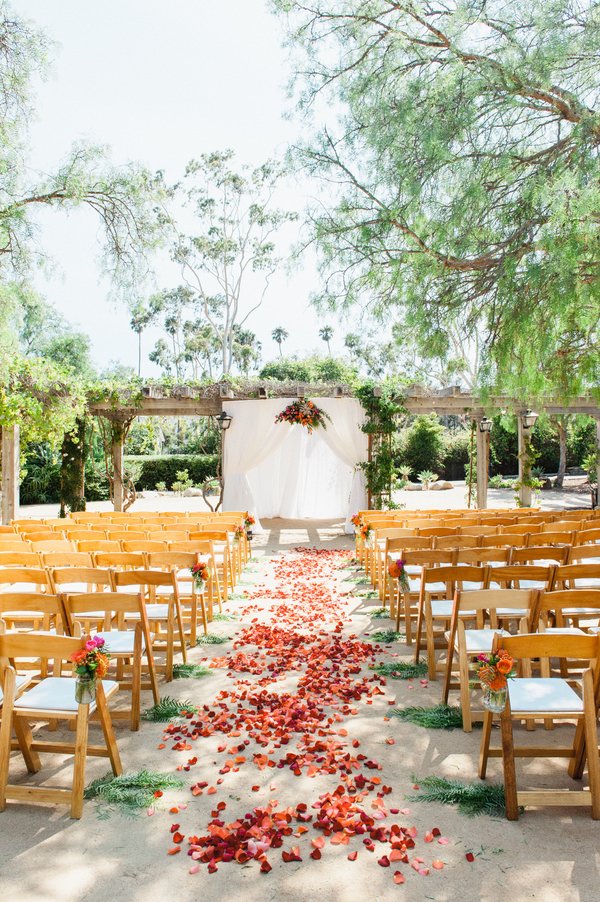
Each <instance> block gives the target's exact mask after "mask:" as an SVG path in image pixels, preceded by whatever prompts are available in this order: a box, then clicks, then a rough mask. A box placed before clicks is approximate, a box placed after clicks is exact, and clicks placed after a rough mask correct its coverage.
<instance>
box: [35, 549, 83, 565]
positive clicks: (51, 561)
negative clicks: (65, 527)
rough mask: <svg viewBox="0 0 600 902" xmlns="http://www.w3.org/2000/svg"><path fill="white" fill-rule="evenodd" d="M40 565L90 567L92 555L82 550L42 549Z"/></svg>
mask: <svg viewBox="0 0 600 902" xmlns="http://www.w3.org/2000/svg"><path fill="white" fill-rule="evenodd" d="M41 558H42V566H43V567H47V568H49V569H51V568H52V567H91V566H92V556H91V554H89V553H86V552H84V551H44V552H42V554H41Z"/></svg>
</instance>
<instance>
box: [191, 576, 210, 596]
mask: <svg viewBox="0 0 600 902" xmlns="http://www.w3.org/2000/svg"><path fill="white" fill-rule="evenodd" d="M206 582H207V581H206V580H205V579H196V580H194V588H195V589H196V592H197V594H198V595H204V593H205V592H206Z"/></svg>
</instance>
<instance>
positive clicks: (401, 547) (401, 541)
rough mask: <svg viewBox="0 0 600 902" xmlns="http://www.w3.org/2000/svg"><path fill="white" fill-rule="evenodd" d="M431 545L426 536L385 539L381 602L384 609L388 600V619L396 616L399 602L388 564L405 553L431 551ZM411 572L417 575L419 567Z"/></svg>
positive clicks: (396, 585) (395, 582)
mask: <svg viewBox="0 0 600 902" xmlns="http://www.w3.org/2000/svg"><path fill="white" fill-rule="evenodd" d="M432 543H433V539H430V538H429V537H428V536H400V537H399V538H391V537H388V538H386V540H385V557H384V568H385V574H384V576H385V579H384V583H383V585H384V592H383V598H382V599H381V601H382V604H383V606H384V607H385V603H386V600H387V599H388V598H389V600H390V617H392V618H394V617H397V616H398V605H399V604H400V602H401V598H400V594H401V593H400V586H399V583H398V580H397V579H393V578H392V577H391V576H390V574H389V572H388V571H389V566H390V563H391V562H392V561H395V560H398V558H401V559H402V560H404V558H403V555H404V552H405V551H428V550H429V549H431V546H432ZM413 572H414V573H417V574H419V573H420V572H421V570H420V568H419V567H414V566H413ZM402 615H403V612H402V611H401V612H400V616H402ZM409 627H410V624H409ZM411 641H412V634H411Z"/></svg>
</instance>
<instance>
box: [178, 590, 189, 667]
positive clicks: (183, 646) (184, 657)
mask: <svg viewBox="0 0 600 902" xmlns="http://www.w3.org/2000/svg"><path fill="white" fill-rule="evenodd" d="M175 617H176V620H177V631H178V633H179V641H180V643H181V659H182V661H183V663H184V664H185V663H186V662H187V645H186V642H185V634H184V632H183V618H182V616H181V605H180V604H179V601H176V602H175Z"/></svg>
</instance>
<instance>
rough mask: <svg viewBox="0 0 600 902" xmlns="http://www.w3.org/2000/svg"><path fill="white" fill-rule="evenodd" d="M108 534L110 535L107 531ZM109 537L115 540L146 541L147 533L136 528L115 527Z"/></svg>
mask: <svg viewBox="0 0 600 902" xmlns="http://www.w3.org/2000/svg"><path fill="white" fill-rule="evenodd" d="M107 535H109V534H108V533H107ZM109 538H111V539H112V540H113V542H145V541H146V533H145V532H142V531H141V530H139V531H138V530H135V529H115V530H114V532H111V533H110V535H109Z"/></svg>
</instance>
